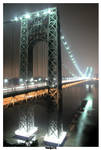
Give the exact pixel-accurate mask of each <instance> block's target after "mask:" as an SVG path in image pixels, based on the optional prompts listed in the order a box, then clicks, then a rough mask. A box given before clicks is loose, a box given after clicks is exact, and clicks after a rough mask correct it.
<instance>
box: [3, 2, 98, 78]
mask: <svg viewBox="0 0 101 150" xmlns="http://www.w3.org/2000/svg"><path fill="white" fill-rule="evenodd" d="M49 7H57V8H58V10H59V14H60V24H61V31H62V33H63V35H64V37H65V40H66V41H67V42H69V44H70V46H71V50H72V52H73V54H74V56H75V58H76V60H77V63H78V65H79V67H80V69H81V71H82V72H84V71H85V69H86V67H87V66H92V67H93V68H94V73H98V4H86V3H85V4H68V3H66V4H60V3H59V4H35V3H32V4H18V3H17V4H10V3H9V4H4V21H7V20H11V19H13V18H14V17H15V16H20V15H23V14H25V13H26V12H32V11H38V10H41V9H46V8H49ZM8 26H9V27H8ZM17 26H19V25H17ZM9 28H11V27H10V25H7V24H6V25H4V41H6V42H5V43H4V77H7V76H8V77H9V78H10V77H18V76H19V70H18V67H19V58H18V56H19V51H18V50H19V48H18V47H17V43H18V44H19V42H18V41H17V43H16V42H15V43H12V41H11V39H9V37H10V38H12V37H11V36H12V35H13V34H12V35H11V32H10V31H8V29H9ZM10 30H12V31H13V30H14V31H15V29H14V27H13V29H12V28H11V29H10ZM14 34H15V35H13V37H14V38H15V41H16V34H17V36H18V34H19V32H17V33H14ZM7 39H9V40H8V41H7ZM13 40H14V39H13ZM9 43H11V45H12V44H13V46H11V47H10V46H9ZM14 47H15V49H13V48H14ZM16 47H17V48H16ZM14 61H15V63H14ZM67 61H68V62H67ZM69 61H70V60H69V59H67V58H66V54H65V52H64V48H63V47H62V62H63V63H65V64H66V65H67V68H69V70H70V71H73V73H76V71H75V69H73V68H72V67H71V65H70V62H69ZM12 62H13V64H12ZM15 68H16V71H15V70H14V69H15ZM62 70H63V72H64V74H66V70H64V68H63V69H62Z"/></svg>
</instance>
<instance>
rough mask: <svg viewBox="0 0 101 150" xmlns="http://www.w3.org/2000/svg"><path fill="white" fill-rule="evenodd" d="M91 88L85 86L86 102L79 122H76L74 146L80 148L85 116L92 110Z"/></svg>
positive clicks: (85, 120) (85, 122)
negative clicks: (86, 90) (86, 91)
mask: <svg viewBox="0 0 101 150" xmlns="http://www.w3.org/2000/svg"><path fill="white" fill-rule="evenodd" d="M92 87H93V86H92V85H88V84H86V88H87V89H88V93H87V95H86V97H85V99H84V100H86V101H87V103H86V105H85V107H84V111H83V112H82V114H81V116H80V119H79V122H78V127H77V128H78V131H77V135H76V137H77V138H76V146H80V145H81V140H82V136H83V130H84V128H85V125H86V124H87V114H88V111H91V110H92V108H93V94H92V92H91V88H92Z"/></svg>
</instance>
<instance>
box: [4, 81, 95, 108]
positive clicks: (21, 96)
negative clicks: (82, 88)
mask: <svg viewBox="0 0 101 150" xmlns="http://www.w3.org/2000/svg"><path fill="white" fill-rule="evenodd" d="M95 80H96V79H95ZM87 81H90V80H89V79H87V80H81V81H75V82H71V83H63V85H62V88H68V87H71V86H75V85H77V84H81V83H84V82H87ZM45 94H48V88H47V86H46V87H43V88H40V89H30V90H25V91H22V93H11V96H9V95H8V97H6V98H4V99H3V106H8V105H11V104H13V105H14V104H15V103H18V102H20V101H27V100H30V99H31V98H37V97H40V96H44V95H45ZM6 96H7V95H6Z"/></svg>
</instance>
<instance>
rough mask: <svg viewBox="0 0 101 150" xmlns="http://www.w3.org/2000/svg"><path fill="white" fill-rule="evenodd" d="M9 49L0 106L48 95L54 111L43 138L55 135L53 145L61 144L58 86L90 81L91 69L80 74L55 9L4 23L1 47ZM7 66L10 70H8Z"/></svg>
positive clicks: (59, 89)
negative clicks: (62, 58)
mask: <svg viewBox="0 0 101 150" xmlns="http://www.w3.org/2000/svg"><path fill="white" fill-rule="evenodd" d="M18 29H20V30H18ZM7 34H9V36H7ZM19 39H20V40H19ZM19 41H20V42H19ZM61 47H64V51H65V53H66V57H68V60H70V62H71V65H72V67H74V68H75V70H76V71H77V74H78V75H75V74H73V73H72V71H69V70H68V68H67V66H66V64H64V63H63V61H62V60H61V52H62V51H61ZM9 48H10V49H12V50H13V54H11V55H12V60H11V59H10V57H9V56H8V69H7V67H5V66H6V65H7V64H6V63H5V64H4V68H6V69H4V71H5V74H6V78H5V79H4V89H3V93H4V103H3V105H4V106H8V105H10V104H13V105H14V104H15V103H18V102H19V101H24V100H26V101H27V100H30V99H32V98H38V97H39V96H44V95H48V99H47V101H49V105H50V104H51V107H50V110H51V109H53V105H52V103H54V102H55V103H56V106H55V108H54V109H55V112H56V114H55V115H54V113H53V115H52V116H51V117H50V118H51V119H50V120H49V125H48V127H49V128H48V132H47V135H46V136H45V138H44V141H45V142H46V143H48V144H49V143H52V142H53V140H52V138H54V137H55V138H57V139H58V140H56V143H55V144H58V145H61V143H62V142H63V140H64V138H65V136H66V133H65V132H64V131H63V127H62V88H67V87H70V86H74V85H77V84H81V83H83V82H87V81H89V80H91V78H93V76H92V73H93V68H92V67H91V66H88V67H87V68H86V71H85V72H84V73H83V72H82V71H81V70H80V68H79V65H78V63H77V61H76V58H75V57H74V55H73V52H72V50H71V47H70V46H69V44H68V42H67V41H66V40H65V37H64V36H63V35H62V33H61V26H60V20H59V12H58V10H57V8H48V9H45V10H41V11H37V12H31V13H28V14H24V15H22V16H20V17H15V18H14V19H12V20H11V21H9V22H5V24H4V49H5V50H9ZM15 49H16V51H15ZM14 54H15V58H14V57H13V56H14ZM18 60H19V61H18ZM5 61H6V60H5ZM18 64H19V65H18ZM10 67H12V70H13V71H12V72H11V71H9V70H10V69H9V68H10ZM62 68H64V69H65V70H67V71H66V72H68V73H69V75H70V77H67V76H63V73H62ZM18 72H19V73H18ZM17 73H18V74H19V75H18V76H17V77H16V80H14V79H13V82H11V80H10V79H9V76H12V78H13V77H14V75H15V74H17ZM15 76H16V75H15ZM93 80H96V79H95V78H93ZM61 137H62V138H61ZM28 140H29V139H28Z"/></svg>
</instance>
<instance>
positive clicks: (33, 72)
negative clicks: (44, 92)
mask: <svg viewBox="0 0 101 150" xmlns="http://www.w3.org/2000/svg"><path fill="white" fill-rule="evenodd" d="M47 48H48V43H47V42H46V41H42V40H36V41H34V43H32V44H31V46H30V47H29V50H28V78H29V80H30V79H31V78H34V79H39V78H40V79H43V81H45V80H46V79H48V72H47V70H48V69H47V68H48V51H47Z"/></svg>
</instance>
